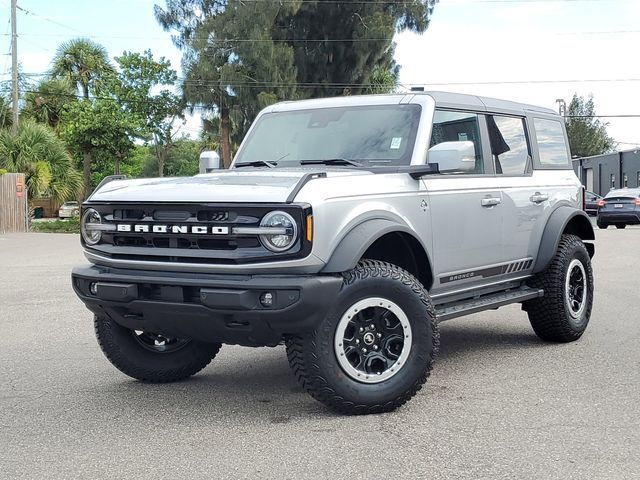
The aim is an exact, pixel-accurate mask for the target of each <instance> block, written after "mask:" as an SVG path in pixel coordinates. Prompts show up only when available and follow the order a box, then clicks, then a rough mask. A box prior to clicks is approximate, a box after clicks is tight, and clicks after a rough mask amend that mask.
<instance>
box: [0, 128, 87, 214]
mask: <svg viewBox="0 0 640 480" xmlns="http://www.w3.org/2000/svg"><path fill="white" fill-rule="evenodd" d="M0 168H2V169H5V170H7V171H9V172H15V173H25V174H26V185H27V188H28V189H29V192H30V194H31V195H32V196H35V197H38V196H43V195H51V196H52V197H53V198H54V199H56V200H57V201H58V202H64V201H66V200H72V199H75V198H76V196H77V195H78V194H79V193H80V191H81V190H82V176H81V175H80V173H79V172H78V171H77V170H76V169H75V168H74V166H73V160H72V158H71V156H70V155H69V153H68V152H67V150H66V147H65V144H64V142H63V141H62V140H60V139H59V138H58V137H57V136H56V134H55V133H54V132H53V130H52V129H51V128H49V127H47V126H46V125H43V124H38V123H35V122H33V121H30V120H27V121H24V122H21V123H20V128H19V129H18V131H17V132H16V133H13V132H12V131H11V130H9V129H3V130H0Z"/></svg>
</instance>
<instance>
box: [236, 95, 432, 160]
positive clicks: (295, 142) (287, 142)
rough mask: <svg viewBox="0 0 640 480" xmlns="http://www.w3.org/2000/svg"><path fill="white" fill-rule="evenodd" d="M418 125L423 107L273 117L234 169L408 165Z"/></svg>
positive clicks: (257, 130)
mask: <svg viewBox="0 0 640 480" xmlns="http://www.w3.org/2000/svg"><path fill="white" fill-rule="evenodd" d="M419 121H420V105H374V106H349V107H337V108H320V109H313V110H298V111H292V112H278V113H269V114H266V115H263V116H262V117H261V118H260V119H259V120H258V121H257V123H256V125H255V127H254V128H253V130H252V131H251V133H250V134H249V136H248V137H247V141H246V142H245V145H244V147H243V148H242V150H241V151H240V152H239V153H238V157H237V158H236V164H235V166H239V165H242V164H243V163H244V164H247V163H252V162H256V166H265V165H266V164H265V163H264V162H269V163H270V164H271V166H276V167H297V166H299V165H301V162H302V164H304V163H306V162H316V161H317V162H322V161H328V163H329V164H332V165H348V164H349V163H348V162H346V161H344V160H350V161H352V162H357V163H358V164H360V165H362V166H364V167H371V166H374V167H375V166H390V165H391V166H395V165H409V163H410V162H411V155H412V154H413V144H414V141H415V138H416V133H417V131H418V123H419ZM260 164H261V165H260Z"/></svg>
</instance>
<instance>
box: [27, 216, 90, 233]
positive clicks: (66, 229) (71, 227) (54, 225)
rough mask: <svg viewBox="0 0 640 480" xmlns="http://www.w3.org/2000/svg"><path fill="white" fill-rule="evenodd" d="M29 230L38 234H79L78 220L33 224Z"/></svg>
mask: <svg viewBox="0 0 640 480" xmlns="http://www.w3.org/2000/svg"><path fill="white" fill-rule="evenodd" d="M31 230H32V231H34V232H38V233H80V218H79V217H73V218H70V219H69V220H55V221H53V222H33V223H32V224H31Z"/></svg>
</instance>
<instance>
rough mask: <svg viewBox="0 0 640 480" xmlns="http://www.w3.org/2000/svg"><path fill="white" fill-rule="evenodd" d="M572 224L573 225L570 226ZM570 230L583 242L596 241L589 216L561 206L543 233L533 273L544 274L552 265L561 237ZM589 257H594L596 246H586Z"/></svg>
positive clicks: (554, 212) (580, 211)
mask: <svg viewBox="0 0 640 480" xmlns="http://www.w3.org/2000/svg"><path fill="white" fill-rule="evenodd" d="M570 223H571V225H569V224H570ZM567 227H570V228H569V231H570V233H574V234H576V235H578V236H579V237H580V238H581V239H582V240H587V241H589V240H595V239H596V236H595V232H594V231H593V225H591V220H590V219H589V217H588V215H587V214H586V213H585V212H583V211H582V210H578V209H576V208H573V207H568V206H561V207H559V208H557V209H556V210H554V211H553V213H552V214H551V216H550V217H549V220H548V221H547V225H546V226H545V228H544V232H543V233H542V239H541V240H540V248H539V250H538V258H537V259H536V263H535V265H534V267H533V273H539V272H542V271H543V270H545V269H546V268H547V266H548V265H549V264H550V263H551V260H552V259H553V256H554V255H555V253H556V251H557V250H558V245H559V244H560V237H561V236H562V234H563V233H565V231H566V230H567ZM586 246H587V251H588V252H589V256H590V257H593V255H594V253H595V246H594V245H593V244H591V243H589V244H586Z"/></svg>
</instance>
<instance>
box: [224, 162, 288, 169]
mask: <svg viewBox="0 0 640 480" xmlns="http://www.w3.org/2000/svg"><path fill="white" fill-rule="evenodd" d="M276 165H278V162H268V161H266V160H254V161H253V162H242V163H236V164H235V165H234V167H233V168H240V167H269V168H274V167H275V166H276Z"/></svg>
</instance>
